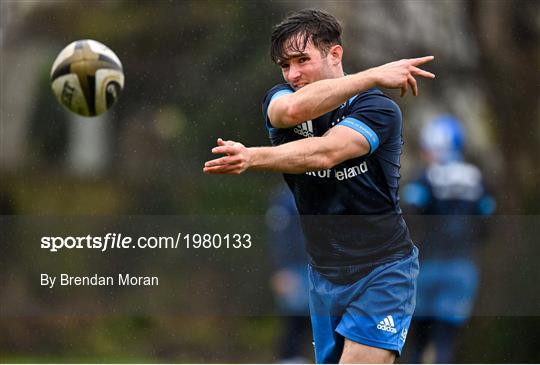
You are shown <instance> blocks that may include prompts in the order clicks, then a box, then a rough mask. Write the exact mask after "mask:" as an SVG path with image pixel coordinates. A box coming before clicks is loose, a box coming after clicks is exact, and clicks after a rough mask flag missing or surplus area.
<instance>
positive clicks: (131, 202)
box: [0, 0, 540, 362]
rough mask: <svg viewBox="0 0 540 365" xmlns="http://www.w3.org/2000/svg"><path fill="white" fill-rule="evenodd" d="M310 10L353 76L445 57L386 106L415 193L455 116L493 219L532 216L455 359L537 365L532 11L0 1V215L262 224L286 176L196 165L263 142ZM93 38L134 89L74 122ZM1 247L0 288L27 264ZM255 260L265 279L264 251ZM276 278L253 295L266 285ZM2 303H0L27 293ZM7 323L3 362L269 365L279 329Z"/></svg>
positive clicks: (500, 5) (536, 32)
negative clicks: (60, 76) (428, 138)
mask: <svg viewBox="0 0 540 365" xmlns="http://www.w3.org/2000/svg"><path fill="white" fill-rule="evenodd" d="M304 7H319V8H322V9H325V10H327V11H330V12H332V13H333V14H335V15H336V16H337V17H338V18H339V19H341V20H342V23H343V25H344V28H345V31H344V42H345V65H346V72H349V73H351V72H356V71H360V70H362V69H366V68H369V67H372V66H376V65H378V64H382V63H386V62H389V61H392V60H395V59H399V58H405V57H415V56H421V55H427V54H432V55H435V57H436V60H435V62H434V63H433V64H430V65H429V66H427V69H429V70H430V71H433V72H434V73H436V74H437V79H436V80H434V81H432V82H426V81H420V96H419V97H417V98H412V97H410V96H409V97H406V98H404V99H399V97H398V96H397V94H396V93H394V92H389V94H390V95H392V96H394V97H396V100H397V99H399V100H398V102H399V103H400V105H401V107H402V110H403V115H404V125H405V130H404V138H405V141H406V145H405V153H404V155H403V159H402V176H403V178H404V180H407V179H408V178H411V177H412V175H413V173H414V171H415V170H416V169H417V168H418V167H419V151H418V147H417V146H418V143H417V136H418V131H419V130H420V128H421V127H422V125H424V124H425V122H426V121H427V120H428V119H429V118H431V117H432V116H434V115H436V114H438V113H441V112H447V113H452V114H454V115H456V116H458V117H459V118H460V119H461V120H462V121H463V122H464V124H465V128H466V130H467V134H468V136H469V138H468V145H467V156H468V158H469V159H471V160H473V161H475V162H476V163H477V164H479V165H480V166H481V167H482V168H483V170H484V172H485V174H486V176H487V180H488V183H489V184H490V188H491V189H492V191H493V192H494V195H495V196H496V198H497V202H498V214H500V215H502V216H506V215H507V216H519V217H526V218H525V219H522V220H520V219H517V221H512V224H500V225H496V226H494V228H493V230H492V232H491V234H490V237H491V238H490V241H489V243H488V244H487V245H486V246H485V247H484V248H483V249H482V252H481V256H482V257H481V258H482V261H481V262H482V271H483V278H484V279H483V282H482V289H481V292H480V300H479V303H478V306H479V307H480V308H481V309H480V310H479V312H480V313H488V314H489V313H491V315H478V316H475V317H474V318H473V320H472V321H471V322H470V324H469V325H468V326H467V329H466V332H465V334H464V336H463V338H462V339H461V340H460V344H459V351H458V359H457V360H458V361H460V362H538V361H540V359H539V358H538V351H537V349H536V346H535V345H537V338H538V336H535V335H534V333H536V334H538V326H539V325H540V320H539V318H540V308H539V303H540V294H539V292H538V285H537V283H536V281H537V280H538V278H539V270H538V265H537V262H536V260H535V258H538V257H540V255H539V254H540V251H539V245H538V238H537V237H538V236H536V231H537V228H536V227H538V224H539V223H540V221H539V218H538V214H539V212H540V193H539V190H538V186H539V185H540V169H539V167H540V166H539V163H538V156H540V117H539V115H540V114H539V111H540V109H539V108H540V103H539V101H540V93H539V87H540V72H539V70H540V6H539V3H538V2H537V1H527V0H515V1H510V0H509V1H453V0H452V1H436V2H431V1H384V2H378V1H354V2H347V1H340V2H333V1H317V2H313V1H309V2H308V1H298V2H284V1H279V2H278V1H269V2H259V1H257V2H255V1H198V0H197V1H187V0H186V1H177V2H175V1H161V0H160V1H138V2H135V1H127V0H126V1H112V0H111V1H45V2H42V1H7V0H2V2H1V23H0V25H1V29H0V31H1V33H0V42H1V52H2V55H1V80H0V84H1V105H0V109H1V110H0V112H1V130H0V133H1V145H0V173H1V181H0V192H1V194H2V196H1V206H2V214H6V215H7V214H9V215H25V216H58V215H67V216H71V215H92V216H99V215H113V216H115V215H116V216H119V215H172V214H174V215H181V214H186V215H206V214H226V215H242V214H246V215H263V214H264V212H265V210H266V207H267V202H268V199H269V198H270V197H269V194H270V192H271V191H273V188H274V186H275V185H276V184H277V183H278V182H279V181H280V179H281V178H280V176H279V175H278V174H271V173H264V172H256V173H254V172H249V173H247V174H245V175H243V176H240V177H228V176H224V177H222V176H205V175H204V174H203V173H202V165H203V163H204V161H206V160H207V159H209V158H210V157H211V154H210V149H211V147H213V146H214V144H215V140H216V138H218V137H223V138H226V139H235V140H239V141H241V142H243V143H245V144H246V145H250V146H253V145H266V144H268V139H267V135H266V130H265V128H264V125H263V120H262V117H261V110H260V109H261V108H260V104H261V101H262V97H263V95H264V93H265V92H266V90H267V89H269V88H270V87H271V86H273V85H274V84H276V83H278V82H281V75H280V71H279V69H278V68H277V67H276V66H275V65H273V64H272V63H271V61H270V59H269V55H268V53H269V52H268V48H269V38H270V33H271V27H272V26H273V25H274V24H276V23H277V22H279V21H280V19H281V18H282V17H283V16H284V15H286V14H287V13H288V12H289V11H292V10H296V9H301V8H304ZM86 38H90V39H95V40H98V41H100V42H102V43H104V44H106V45H108V46H109V47H110V48H111V49H112V50H114V51H115V53H116V54H117V55H118V56H119V58H120V59H121V60H122V62H123V66H124V71H125V75H126V87H125V90H124V92H123V94H122V96H121V98H120V101H119V103H118V104H117V105H116V106H115V107H114V108H113V109H112V110H111V111H109V112H108V113H106V114H105V115H104V116H103V117H99V118H95V119H85V118H78V117H75V116H74V115H71V114H69V113H67V112H66V111H65V110H63V109H62V108H61V107H60V106H59V104H58V103H57V102H56V100H55V99H54V97H53V95H52V93H51V91H50V87H49V72H50V67H51V65H52V62H53V60H54V58H55V57H56V55H57V54H58V52H59V51H60V50H61V49H62V48H63V47H65V46H66V45H67V44H69V43H70V42H72V41H74V40H78V39H86ZM503 220H504V219H503ZM9 229H11V230H13V228H9V227H6V226H4V225H3V227H2V231H3V234H4V238H5V232H6V231H8V230H9ZM527 232H528V233H527ZM523 237H525V238H524V239H522V238H523ZM531 237H534V238H531ZM28 244H30V243H28ZM6 247H7V245H6V244H3V245H2V248H1V249H2V250H3V251H2V259H1V260H2V269H1V270H0V272H1V273H2V275H3V276H4V275H9V273H12V272H13V270H14V269H15V267H14V265H15V264H14V263H16V262H17V260H16V258H17V255H18V252H17V249H7V248H6ZM259 259H260V262H261V265H262V266H263V267H264V266H265V265H266V264H265V262H266V257H265V253H264V250H262V251H261V252H260V257H259ZM36 260H39V258H36ZM266 275H267V271H265V270H261V272H260V273H257V274H254V275H251V276H250V280H253V281H258V282H260V285H263V286H264V285H266V283H267V280H268V278H267V276H266ZM186 280H187V279H186ZM21 285H22V284H21ZM0 288H1V290H2V291H0V294H1V297H2V301H3V302H4V301H6V302H9V300H10V298H12V297H13V296H16V293H14V292H12V291H13V290H22V289H20V288H15V289H14V288H13V287H12V286H6V285H3V286H1V287H0ZM24 290H31V289H30V288H25V289H24ZM193 305H195V306H196V305H197V303H193ZM3 306H4V304H3ZM501 308H503V309H504V308H509V311H508V312H507V313H509V314H508V315H505V313H506V312H504V310H501ZM530 308H533V309H534V310H530ZM520 309H521V310H520ZM4 314H5V312H3V314H2V320H1V323H0V324H1V326H2V329H1V331H0V354H1V356H2V359H1V361H2V362H4V361H19V360H20V361H32V362H44V361H47V362H51V361H52V362H65V361H71V362H78V361H85V362H93V361H107V362H115V361H119V362H130V361H144V362H272V361H275V357H274V355H273V347H274V339H275V335H276V333H277V331H278V330H279V325H280V324H279V321H278V318H276V317H273V316H263V317H256V316H218V315H216V316H188V315H186V316H174V317H167V316H163V317H160V316H145V315H140V316H139V315H138V316H114V315H110V316H99V317H92V316H88V317H84V316H75V317H73V316H72V317H70V316H62V315H58V316H39V315H37V316H23V317H20V316H19V317H14V316H9V315H4ZM307 346H308V347H309V344H308V345H307ZM308 351H309V348H308Z"/></svg>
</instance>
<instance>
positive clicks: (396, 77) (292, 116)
mask: <svg viewBox="0 0 540 365" xmlns="http://www.w3.org/2000/svg"><path fill="white" fill-rule="evenodd" d="M433 58H434V57H433V56H427V57H420V58H412V59H405V60H400V61H396V62H391V63H387V64H385V65H382V66H378V67H374V68H371V69H369V70H366V71H362V72H358V73H356V74H352V75H347V76H344V77H340V78H337V79H326V80H320V81H317V82H314V83H312V84H309V85H306V86H304V87H303V88H301V89H300V90H298V91H296V92H295V93H291V94H288V95H284V96H282V97H280V98H279V99H276V100H274V101H272V103H270V105H269V107H268V117H269V119H270V123H271V124H272V125H273V126H274V127H276V128H290V127H293V126H295V125H297V124H300V123H303V122H305V121H307V120H311V119H315V118H317V117H319V116H321V115H323V114H325V113H327V112H329V111H331V110H334V109H335V108H337V107H338V106H339V105H341V104H342V103H344V102H345V101H347V100H348V99H349V98H351V97H353V96H354V95H356V94H359V93H360V92H363V91H365V90H368V89H370V88H372V87H381V88H387V89H401V96H403V95H405V94H406V93H407V90H408V88H409V87H410V88H411V89H412V92H413V95H415V96H416V95H418V85H417V83H416V79H415V77H416V76H420V77H426V78H434V77H435V75H434V74H432V73H431V72H427V71H425V70H422V69H420V68H418V66H420V65H422V64H424V63H426V62H429V61H432V60H433Z"/></svg>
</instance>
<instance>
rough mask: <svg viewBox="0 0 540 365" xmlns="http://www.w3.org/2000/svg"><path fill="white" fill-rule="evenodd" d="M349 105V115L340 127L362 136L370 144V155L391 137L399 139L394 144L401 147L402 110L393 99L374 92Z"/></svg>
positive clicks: (352, 100) (361, 96)
mask: <svg viewBox="0 0 540 365" xmlns="http://www.w3.org/2000/svg"><path fill="white" fill-rule="evenodd" d="M348 104H349V105H348V113H347V114H346V115H344V119H342V120H341V122H339V125H341V126H345V127H349V128H351V129H354V130H355V131H357V132H358V133H360V134H362V135H363V136H364V137H365V138H366V139H367V141H368V142H369V146H370V150H369V154H372V153H373V152H375V151H376V150H377V149H378V148H379V146H381V145H382V144H383V143H386V142H387V141H388V140H389V139H390V138H391V137H399V138H394V139H393V140H392V143H399V145H401V110H400V109H399V106H398V105H397V104H396V103H395V102H394V101H393V100H392V99H390V98H389V97H387V96H386V95H384V94H382V93H381V92H378V93H375V92H373V93H369V94H367V95H362V94H361V95H357V96H355V97H353V98H351V99H350V100H349V101H348ZM395 147H398V146H395Z"/></svg>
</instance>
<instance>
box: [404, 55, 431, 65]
mask: <svg viewBox="0 0 540 365" xmlns="http://www.w3.org/2000/svg"><path fill="white" fill-rule="evenodd" d="M434 58H435V57H433V56H425V57H418V58H411V59H409V62H410V63H411V65H413V66H419V65H423V64H424V63H426V62H430V61H433V59H434Z"/></svg>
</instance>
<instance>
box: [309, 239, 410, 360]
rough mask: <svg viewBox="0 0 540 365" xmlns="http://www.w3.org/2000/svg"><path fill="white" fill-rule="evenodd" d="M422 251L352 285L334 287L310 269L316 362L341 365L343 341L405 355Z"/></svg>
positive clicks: (310, 298)
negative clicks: (402, 352) (403, 350)
mask: <svg viewBox="0 0 540 365" xmlns="http://www.w3.org/2000/svg"><path fill="white" fill-rule="evenodd" d="M417 276H418V249H417V248H416V247H414V248H413V251H412V253H411V255H409V256H407V257H405V258H403V259H401V260H398V261H393V262H389V263H387V264H384V265H381V266H379V267H378V268H376V269H375V270H373V271H372V272H371V273H369V274H368V275H367V276H365V277H363V278H362V279H360V280H359V281H357V282H356V283H353V284H347V285H338V284H334V283H332V282H330V281H329V280H327V279H326V278H324V277H323V276H322V275H320V274H319V273H318V272H317V271H316V270H315V269H313V268H312V267H311V266H309V308H310V312H311V324H312V327H313V339H314V345H315V360H316V362H317V363H338V362H339V359H340V357H341V353H342V351H343V343H344V338H348V339H350V340H352V341H354V342H358V343H361V344H364V345H368V346H373V347H378V348H382V349H387V350H391V351H395V352H397V354H398V355H399V354H401V349H402V348H403V345H404V344H405V338H406V336H407V330H408V328H409V325H410V323H411V318H412V315H413V312H414V307H415V302H416V278H417Z"/></svg>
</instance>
